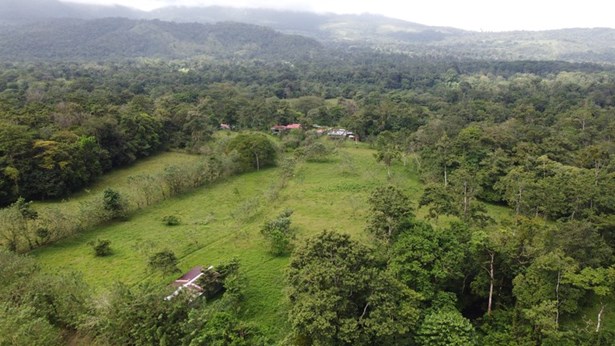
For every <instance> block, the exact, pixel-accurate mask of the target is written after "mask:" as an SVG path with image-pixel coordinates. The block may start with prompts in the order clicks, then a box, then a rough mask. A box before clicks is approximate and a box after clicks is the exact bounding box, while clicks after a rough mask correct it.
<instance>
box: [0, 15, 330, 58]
mask: <svg viewBox="0 0 615 346" xmlns="http://www.w3.org/2000/svg"><path fill="white" fill-rule="evenodd" d="M321 49H322V45H321V44H320V43H318V42H317V41H316V40H313V39H309V38H306V37H302V36H297V35H286V34H282V33H279V32H276V31H274V30H272V29H269V28H265V27H259V26H255V25H250V24H242V23H229V22H225V23H216V24H198V23H172V22H163V21H159V20H132V19H125V18H105V19H95V20H82V19H62V20H59V19H56V20H47V21H44V22H34V23H29V24H23V25H19V26H10V27H4V28H2V29H0V58H2V59H4V60H33V59H34V60H64V59H122V58H135V57H156V58H187V57H195V56H200V57H203V58H214V59H215V58H225V59H229V58H245V59H274V58H275V59H294V58H297V57H306V56H307V57H309V56H310V55H313V54H317V53H318V52H319V50H321Z"/></svg>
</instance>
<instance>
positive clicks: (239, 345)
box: [187, 310, 271, 346]
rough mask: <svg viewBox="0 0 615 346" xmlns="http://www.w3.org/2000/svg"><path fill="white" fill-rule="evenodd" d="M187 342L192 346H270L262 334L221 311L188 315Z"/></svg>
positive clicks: (253, 327) (196, 312)
mask: <svg viewBox="0 0 615 346" xmlns="http://www.w3.org/2000/svg"><path fill="white" fill-rule="evenodd" d="M188 326H189V328H190V330H188V332H189V334H188V337H187V340H188V341H189V344H190V345H193V346H201V345H202V346H210V345H216V346H227V345H228V346H231V345H232V346H265V345H271V340H269V339H268V338H267V337H266V336H265V335H263V332H262V331H261V330H260V329H259V328H258V327H257V326H254V325H252V324H249V323H245V322H242V321H240V320H239V319H238V318H237V317H236V316H234V315H232V314H230V313H228V312H222V311H206V310H204V311H197V310H194V311H193V312H192V313H191V314H190V320H189V324H188Z"/></svg>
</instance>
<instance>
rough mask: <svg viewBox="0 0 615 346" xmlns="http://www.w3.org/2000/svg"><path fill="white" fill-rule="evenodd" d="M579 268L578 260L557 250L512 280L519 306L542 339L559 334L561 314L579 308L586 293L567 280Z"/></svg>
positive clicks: (572, 311) (539, 258)
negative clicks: (579, 301)
mask: <svg viewBox="0 0 615 346" xmlns="http://www.w3.org/2000/svg"><path fill="white" fill-rule="evenodd" d="M577 271H578V264H577V263H576V262H575V260H574V259H572V258H570V257H568V256H566V255H564V253H563V252H562V251H561V250H556V251H554V252H549V253H547V254H545V255H543V256H540V257H538V258H536V260H535V261H534V262H533V263H532V264H531V265H530V266H529V267H528V268H527V270H526V271H525V273H522V274H519V275H517V276H516V277H515V279H514V280H513V294H514V295H515V297H516V298H517V303H518V307H519V308H520V309H521V312H522V314H523V316H524V317H525V318H526V319H527V320H529V321H530V322H531V323H532V325H533V326H534V330H535V331H536V338H537V339H538V340H539V341H540V340H541V339H542V338H543V337H544V336H553V335H557V334H558V331H559V324H560V316H561V315H562V314H565V313H574V312H576V311H577V310H578V308H579V305H578V300H579V299H580V298H581V297H582V295H583V292H582V290H580V289H578V288H576V287H574V286H573V285H571V284H570V283H569V282H567V281H566V280H565V278H567V277H572V276H573V275H574V273H576V272H577Z"/></svg>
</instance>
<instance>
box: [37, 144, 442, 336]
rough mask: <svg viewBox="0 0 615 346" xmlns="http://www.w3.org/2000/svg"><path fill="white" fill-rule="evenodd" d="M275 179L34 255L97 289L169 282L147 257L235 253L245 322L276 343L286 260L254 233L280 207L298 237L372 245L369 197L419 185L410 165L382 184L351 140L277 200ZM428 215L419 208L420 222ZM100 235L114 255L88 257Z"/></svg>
mask: <svg viewBox="0 0 615 346" xmlns="http://www.w3.org/2000/svg"><path fill="white" fill-rule="evenodd" d="M193 159H194V158H193V157H190V156H184V155H182V154H175V153H166V154H162V155H160V156H157V157H155V158H151V159H149V160H147V161H144V162H142V163H140V164H138V165H135V166H133V167H131V168H129V169H126V170H122V171H117V172H114V173H113V174H111V175H109V176H107V177H105V179H103V180H101V181H100V182H99V183H98V184H97V185H96V186H95V187H93V188H92V189H91V191H99V190H102V189H103V188H104V187H105V186H116V184H123V183H125V181H127V180H126V179H127V177H128V176H131V175H135V174H138V172H139V171H142V170H143V171H151V170H155V169H161V167H164V166H165V165H167V164H169V163H170V162H171V161H173V162H175V163H177V162H181V161H182V160H187V161H186V162H188V161H190V160H193ZM279 174H280V172H279V169H277V168H272V169H267V170H262V171H260V172H254V173H248V174H243V175H240V176H235V177H232V178H230V179H228V180H227V181H224V182H221V183H218V184H214V185H213V186H205V187H202V188H199V189H197V190H195V191H193V192H191V193H188V194H184V195H182V196H179V197H176V198H172V199H169V200H166V201H164V202H162V203H159V204H157V205H155V206H153V207H149V208H147V209H144V210H141V211H139V212H137V213H136V214H133V215H132V216H131V217H130V219H129V220H128V221H125V222H117V223H113V224H109V225H105V226H102V227H98V228H96V229H93V230H91V231H88V232H85V233H81V234H79V235H77V236H74V237H71V238H70V239H66V240H63V241H60V242H58V243H56V244H53V245H50V246H47V247H45V248H42V249H39V250H37V251H35V252H34V255H35V256H36V257H37V258H38V259H39V261H40V263H42V264H43V265H44V268H45V269H46V270H49V271H53V272H58V271H78V272H81V273H83V275H84V278H85V280H86V281H87V282H88V283H89V284H90V285H91V286H92V287H93V288H94V289H95V290H96V291H97V292H99V293H101V292H104V290H105V288H107V287H109V286H110V285H111V284H113V283H114V282H117V281H121V282H124V283H128V284H138V283H139V282H141V281H144V280H154V281H155V282H157V283H159V284H161V285H165V284H167V283H170V282H171V281H172V280H173V279H174V278H175V277H176V276H177V275H170V276H167V277H162V276H160V274H151V273H149V272H148V269H147V265H146V262H147V258H148V254H150V253H152V252H153V251H158V250H162V249H170V250H172V251H174V252H175V254H176V255H177V256H178V257H179V259H180V269H181V270H182V271H187V270H189V269H190V268H192V267H193V266H196V265H205V266H208V265H215V264H218V263H220V262H224V261H227V260H229V259H231V258H233V257H236V258H238V259H239V260H240V262H241V270H242V272H243V273H244V275H245V276H246V277H247V282H248V286H247V290H246V296H247V299H246V304H245V309H244V311H243V315H244V318H246V319H247V320H251V321H254V322H256V323H258V324H259V325H260V326H261V327H263V328H264V329H265V330H266V331H267V333H268V334H269V335H270V336H271V337H272V338H273V339H275V340H280V339H281V338H282V337H283V336H284V335H285V334H286V332H287V330H288V329H287V327H288V326H287V325H286V311H287V306H286V304H287V303H286V299H285V293H284V287H285V282H284V277H285V273H284V271H285V267H286V265H287V263H288V258H287V257H282V258H276V257H272V256H271V255H269V254H268V253H267V248H266V244H265V243H264V241H263V239H262V236H261V235H260V232H259V230H260V227H261V225H262V224H263V222H264V221H265V220H266V219H268V218H273V217H275V216H277V214H278V213H279V212H280V211H281V210H283V209H284V208H291V209H293V210H294V214H293V216H292V225H293V227H295V228H296V230H297V238H298V240H301V239H303V238H306V237H309V236H311V235H314V234H316V233H318V232H321V231H322V230H324V229H329V230H336V231H339V232H344V233H348V234H351V235H352V236H353V237H354V238H355V239H358V240H360V241H363V242H366V243H368V242H369V241H370V238H369V236H368V235H367V233H365V231H364V228H365V223H366V215H367V203H366V202H367V198H368V196H369V194H370V193H371V191H372V190H373V189H374V188H376V187H377V186H380V185H384V184H387V183H389V182H390V183H393V184H396V185H398V186H400V187H402V188H404V189H405V190H406V191H407V193H408V194H409V195H410V196H412V198H413V200H415V201H416V200H418V197H419V196H420V194H421V193H422V187H421V185H420V183H419V182H418V179H417V177H416V174H415V173H414V172H413V171H412V169H411V167H410V166H407V167H404V166H403V165H401V164H398V165H396V166H395V167H394V175H393V178H392V179H391V181H387V173H386V170H385V168H384V166H382V165H380V164H377V163H376V161H375V159H374V157H373V150H371V149H369V148H368V147H367V146H365V145H363V144H354V143H345V144H344V145H343V146H342V147H341V148H339V150H338V152H337V154H336V155H335V156H333V157H332V158H331V159H329V160H328V161H325V162H314V163H300V164H299V165H298V166H297V167H296V170H295V174H294V176H293V177H292V178H291V179H290V181H289V182H288V184H287V185H286V187H285V188H284V189H282V190H281V191H280V193H279V194H278V195H277V198H271V197H270V195H271V193H270V191H271V190H272V186H274V185H275V184H276V183H277V181H278V179H279ZM87 196H88V193H82V194H81V195H78V196H76V198H75V200H79V199H81V198H87ZM66 203H71V202H70V201H69V202H66ZM425 213H426V212H425V210H419V211H418V212H417V214H418V216H419V217H421V216H423V215H425ZM167 215H174V216H177V217H179V218H180V220H181V224H180V225H178V226H166V225H164V224H163V222H162V218H163V217H164V216H167ZM441 222H447V220H444V221H441ZM96 239H108V240H110V241H111V248H112V250H113V254H112V255H111V256H109V257H103V258H97V257H94V256H93V253H92V249H91V248H90V246H88V245H87V243H88V242H90V241H93V240H96Z"/></svg>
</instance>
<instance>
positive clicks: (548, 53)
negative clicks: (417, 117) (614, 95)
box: [0, 0, 615, 63]
mask: <svg viewBox="0 0 615 346" xmlns="http://www.w3.org/2000/svg"><path fill="white" fill-rule="evenodd" d="M107 17H121V18H129V19H134V20H140V21H139V22H138V23H139V24H135V26H134V27H130V28H128V27H127V26H125V23H127V22H123V23H124V24H123V25H120V26H119V27H116V28H115V29H113V28H112V27H110V26H109V23H110V21H94V22H92V23H85V22H74V21H67V20H66V19H68V18H71V19H80V20H92V19H101V18H107ZM52 19H55V20H56V21H55V22H53V23H52V24H47V23H45V24H41V23H40V22H41V21H47V22H49V20H52ZM148 20H149V21H151V20H158V21H157V22H156V21H154V22H149V24H146V23H148V22H146V21H148ZM161 21H162V22H161ZM163 22H174V23H184V24H185V25H184V26H183V27H189V26H191V25H192V26H191V27H192V28H193V29H191V30H193V31H198V30H200V29H195V28H196V27H194V25H195V23H201V24H214V23H224V22H237V23H245V24H251V25H258V26H262V27H268V28H271V29H273V30H277V31H279V32H281V33H284V34H292V35H301V36H305V37H309V38H311V39H315V40H318V41H320V42H322V43H323V44H327V45H329V46H334V47H340V46H342V47H345V48H348V47H362V48H367V49H377V50H378V51H385V52H393V53H402V54H407V55H411V56H440V57H441V56H453V57H457V58H466V59H496V60H564V61H571V62H598V63H615V30H614V29H606V28H596V29H563V30H552V31H514V32H485V33H483V32H472V31H464V30H460V29H455V28H448V27H432V26H427V25H422V24H417V23H412V22H407V21H403V20H398V19H392V18H387V17H384V16H380V15H371V14H363V15H338V14H331V13H329V14H317V13H310V12H294V11H281V10H270V9H245V8H244V9H239V8H232V7H220V6H210V7H165V8H161V9H157V10H155V11H151V12H145V11H140V10H136V9H130V8H126V7H120V6H94V5H84V4H76V3H70V2H61V1H58V0H3V1H2V2H1V3H0V24H4V25H3V27H2V28H0V44H2V46H3V47H2V48H0V54H2V56H4V57H7V56H8V57H18V56H19V57H21V58H26V55H27V54H28V52H30V53H34V52H35V51H36V47H47V48H48V49H49V50H50V53H43V52H39V53H36V54H35V55H34V57H37V58H42V57H44V56H57V57H59V56H61V57H67V56H79V57H81V58H83V57H84V56H90V57H99V58H100V57H103V58H104V57H109V56H122V57H125V56H131V57H132V56H139V54H144V55H145V56H150V55H153V56H164V57H189V56H191V54H197V55H198V54H203V53H204V52H208V51H209V52H212V51H214V50H215V49H214V48H213V47H217V43H216V44H213V45H210V46H208V47H207V48H204V47H205V46H207V45H208V44H209V43H208V44H205V42H200V43H195V42H193V41H183V40H184V38H181V39H179V41H177V37H176V36H175V35H174V34H172V33H169V32H167V31H165V30H169V28H171V27H172V25H171V24H164V25H163V24H162V23H163ZM117 23H119V22H117ZM47 25H49V27H48V28H47V27H46V26H47ZM162 26H164V27H165V28H164V29H161V27H162ZM178 27H182V26H176V27H175V28H178ZM46 28H47V29H48V30H47V29H46ZM124 29H125V30H126V31H125V32H123V31H122V30H124ZM74 30H84V31H85V33H83V34H82V35H80V37H81V39H83V40H85V41H83V42H82V41H80V39H75V38H74V36H75V35H77V33H74V32H72V31H74ZM174 30H175V29H173V30H171V31H172V32H174ZM182 30H183V29H182ZM140 31H145V32H148V33H147V34H146V33H144V32H140ZM96 32H105V33H106V34H105V38H104V39H102V38H101V37H100V36H97V34H95V33H96ZM138 32H140V33H138ZM255 32H263V31H262V30H261V29H258V30H255ZM163 33H164V34H163ZM31 35H35V37H32V36H31ZM57 35H59V36H57ZM71 35H72V36H71ZM92 35H94V36H92ZM195 35H196V33H195ZM267 35H269V34H267ZM267 35H265V36H267ZM197 36H198V35H197ZM249 37H252V38H253V39H256V38H254V36H249ZM43 38H44V39H43ZM236 38H238V39H239V37H236ZM295 39H296V38H295ZM101 40H102V41H101ZM114 40H115V41H117V42H115V43H113V41H114ZM131 40H134V41H135V42H134V43H135V44H134V45H133V46H130V47H126V43H127V42H130V41H131ZM214 41H215V42H218V43H220V42H219V41H217V40H214ZM71 42H79V44H81V45H82V46H80V49H77V48H76V47H73V46H71V44H73V43H71ZM179 42H181V43H179ZM305 42H307V41H305ZM210 43H211V42H210ZM224 44H226V45H228V46H229V47H231V46H233V45H234V44H235V43H233V42H224ZM243 44H245V42H243ZM255 44H256V45H261V46H262V44H263V41H262V40H258V39H257V40H256V42H255ZM98 45H102V46H98ZM196 46H199V47H200V48H195V47H196ZM273 46H275V44H274V45H273ZM60 47H61V48H60ZM115 48H119V49H122V51H117V52H115V51H112V50H113V49H115ZM15 49H17V50H15ZM86 50H87V52H86ZM51 52H54V53H51ZM70 52H73V53H77V55H75V54H72V53H71V54H69V53H70ZM227 52H228V50H227ZM271 53H273V52H271ZM288 53H289V52H288V50H285V52H279V54H281V55H284V54H286V55H287V54H288ZM242 54H243V53H242V52H239V55H242ZM248 55H249V54H248ZM274 55H275V54H274Z"/></svg>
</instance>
